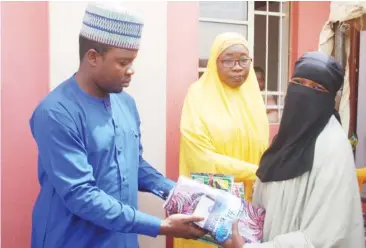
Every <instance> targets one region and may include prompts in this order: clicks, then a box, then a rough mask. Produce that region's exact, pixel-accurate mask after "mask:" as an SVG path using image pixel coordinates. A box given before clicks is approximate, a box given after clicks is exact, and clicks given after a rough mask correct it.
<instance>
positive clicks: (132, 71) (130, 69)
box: [126, 66, 135, 76]
mask: <svg viewBox="0 0 366 248" xmlns="http://www.w3.org/2000/svg"><path fill="white" fill-rule="evenodd" d="M126 74H127V75H129V76H132V75H133V74H135V69H134V68H133V66H131V67H129V68H128V69H127V70H126Z"/></svg>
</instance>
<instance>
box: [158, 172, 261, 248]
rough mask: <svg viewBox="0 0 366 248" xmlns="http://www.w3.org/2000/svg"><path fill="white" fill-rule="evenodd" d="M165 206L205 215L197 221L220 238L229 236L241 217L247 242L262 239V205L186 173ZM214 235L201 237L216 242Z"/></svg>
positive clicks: (169, 211) (240, 225)
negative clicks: (236, 221) (191, 177)
mask: <svg viewBox="0 0 366 248" xmlns="http://www.w3.org/2000/svg"><path fill="white" fill-rule="evenodd" d="M164 208H165V210H166V211H167V213H168V215H172V214H178V213H179V214H188V215H195V216H200V217H204V218H205V219H204V220H203V221H201V222H199V223H196V224H197V225H198V226H200V227H202V228H203V229H205V230H207V231H209V232H210V233H211V234H212V236H213V237H215V239H216V240H217V241H219V242H223V241H225V240H227V239H229V238H230V236H231V228H232V223H233V221H234V220H236V219H237V220H238V221H239V233H240V234H241V236H242V237H243V238H244V240H245V242H246V243H259V242H260V241H261V239H262V236H263V224H264V216H265V211H264V209H263V208H260V207H258V206H254V205H253V204H251V203H249V202H247V201H245V200H243V199H240V198H238V197H236V196H234V195H233V194H231V193H230V192H226V191H223V190H220V189H215V188H212V187H210V186H208V185H205V184H203V183H200V182H197V181H195V180H192V179H189V178H187V177H183V176H181V177H179V180H178V183H177V185H176V187H175V188H174V190H172V191H171V193H170V195H169V197H168V199H167V200H166V202H165V204H164ZM215 239H213V238H212V237H211V236H209V235H206V236H205V237H203V238H202V239H201V240H202V241H204V242H208V243H213V244H215V245H217V243H216V240H215Z"/></svg>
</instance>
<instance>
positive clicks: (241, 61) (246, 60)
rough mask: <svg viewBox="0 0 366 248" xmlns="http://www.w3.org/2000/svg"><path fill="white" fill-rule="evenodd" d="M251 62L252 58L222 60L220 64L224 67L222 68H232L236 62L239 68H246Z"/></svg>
mask: <svg viewBox="0 0 366 248" xmlns="http://www.w3.org/2000/svg"><path fill="white" fill-rule="evenodd" d="M252 60H253V59H252V58H241V59H239V60H237V59H224V60H222V64H223V65H224V67H227V68H232V67H234V66H235V65H236V62H238V63H239V66H240V67H242V68H246V67H248V66H249V65H250V63H252Z"/></svg>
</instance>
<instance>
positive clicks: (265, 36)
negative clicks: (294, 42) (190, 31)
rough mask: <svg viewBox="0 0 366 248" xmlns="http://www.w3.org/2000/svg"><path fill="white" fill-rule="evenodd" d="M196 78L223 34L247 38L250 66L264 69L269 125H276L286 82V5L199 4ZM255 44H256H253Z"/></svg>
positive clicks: (225, 2) (260, 3) (236, 2)
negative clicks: (235, 34)
mask: <svg viewBox="0 0 366 248" xmlns="http://www.w3.org/2000/svg"><path fill="white" fill-rule="evenodd" d="M199 4H200V18H199V76H201V75H202V73H203V72H204V71H205V69H206V66H207V61H208V57H209V54H210V49H211V45H212V43H213V41H214V39H215V37H216V36H217V35H218V34H220V33H222V32H230V31H233V32H237V33H240V34H242V35H243V36H244V37H246V38H247V40H248V43H249V46H250V47H249V49H250V51H251V53H252V54H251V55H252V56H253V66H255V67H258V68H261V69H262V70H263V73H262V74H263V84H264V87H263V88H262V94H263V97H264V101H265V105H266V108H267V112H268V117H269V120H270V122H271V123H278V122H279V120H280V117H281V114H282V110H283V102H284V93H285V91H286V87H287V81H288V29H289V14H288V12H289V6H288V5H289V4H288V3H287V2H283V1H200V2H199ZM254 44H255V45H254Z"/></svg>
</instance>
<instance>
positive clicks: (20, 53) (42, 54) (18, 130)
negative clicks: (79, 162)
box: [1, 2, 49, 248]
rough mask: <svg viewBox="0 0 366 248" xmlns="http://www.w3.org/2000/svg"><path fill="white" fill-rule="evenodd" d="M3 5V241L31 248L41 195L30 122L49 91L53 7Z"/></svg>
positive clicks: (12, 246) (6, 244)
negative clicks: (50, 10) (33, 217)
mask: <svg viewBox="0 0 366 248" xmlns="http://www.w3.org/2000/svg"><path fill="white" fill-rule="evenodd" d="M1 4H2V6H1V8H2V13H1V25H2V26H1V30H2V33H1V45H2V47H1V62H2V63H1V72H2V74H1V82H2V85H1V86H2V92H1V94H2V95H1V113H2V118H1V134H2V137H1V148H2V161H1V167H2V168H1V169H2V175H1V194H2V197H1V203H2V206H1V207H2V209H1V217H2V218H1V225H2V235H1V238H2V246H3V247H4V248H27V247H30V232H31V214H32V207H33V203H34V200H35V197H36V194H37V191H38V184H37V170H36V161H37V151H36V146H35V143H34V142H33V139H32V137H31V133H30V131H29V125H28V122H29V118H30V115H31V113H32V111H33V109H34V107H35V106H36V104H37V103H38V102H39V101H40V99H41V98H42V97H43V96H44V95H45V94H46V93H47V92H48V84H49V83H48V78H49V77H48V71H49V52H48V3H47V2H2V3H1Z"/></svg>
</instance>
